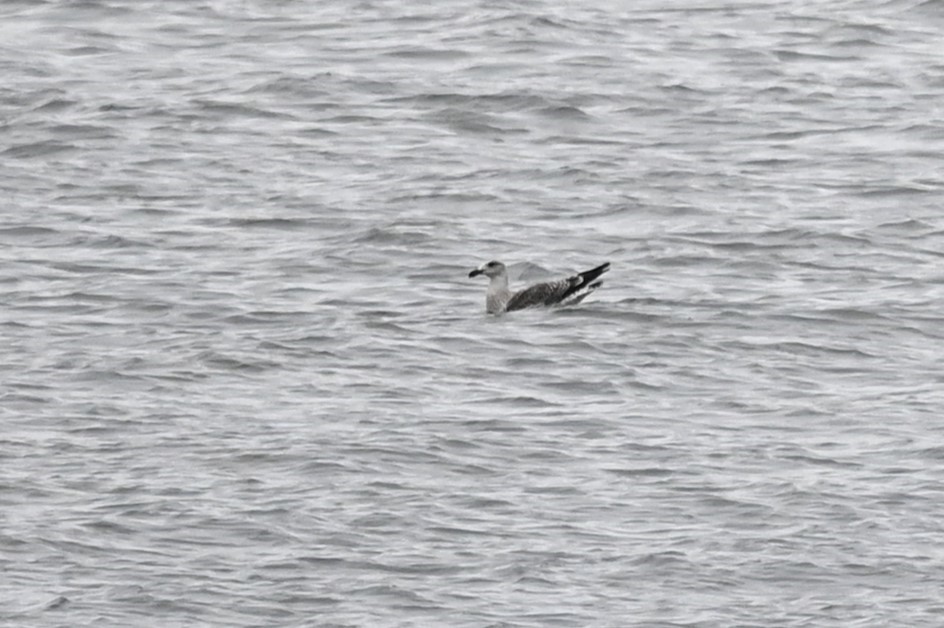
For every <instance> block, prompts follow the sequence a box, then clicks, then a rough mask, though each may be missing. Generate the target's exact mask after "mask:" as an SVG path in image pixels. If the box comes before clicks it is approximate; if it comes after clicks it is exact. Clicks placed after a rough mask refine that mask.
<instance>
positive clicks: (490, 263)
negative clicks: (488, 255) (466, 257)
mask: <svg viewBox="0 0 944 628" xmlns="http://www.w3.org/2000/svg"><path fill="white" fill-rule="evenodd" d="M486 266H488V267H489V268H495V262H489V263H488V264H486Z"/></svg>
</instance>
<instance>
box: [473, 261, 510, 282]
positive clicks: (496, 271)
mask: <svg viewBox="0 0 944 628" xmlns="http://www.w3.org/2000/svg"><path fill="white" fill-rule="evenodd" d="M504 274H505V265H504V264H502V263H501V262H499V261H497V260H492V261H491V262H486V263H484V264H482V265H481V266H479V267H478V268H476V269H475V270H473V271H472V272H471V273H469V277H475V276H477V275H485V276H486V277H489V278H491V277H498V276H500V275H504Z"/></svg>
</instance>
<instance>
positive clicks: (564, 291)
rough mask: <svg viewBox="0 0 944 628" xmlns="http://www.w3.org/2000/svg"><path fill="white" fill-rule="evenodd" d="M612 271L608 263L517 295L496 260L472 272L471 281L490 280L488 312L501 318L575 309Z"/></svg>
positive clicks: (519, 292)
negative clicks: (525, 312) (520, 312)
mask: <svg viewBox="0 0 944 628" xmlns="http://www.w3.org/2000/svg"><path fill="white" fill-rule="evenodd" d="M609 269H610V263H609V262H606V263H605V264H601V265H599V266H597V267H596V268H591V269H590V270H585V271H583V272H582V273H577V274H576V275H574V276H572V277H568V278H566V279H559V280H557V281H548V282H547V283H539V284H535V285H533V286H531V287H530V288H525V289H524V290H519V291H517V292H512V291H511V290H509V288H508V271H507V269H506V268H505V265H504V264H502V263H501V262H499V261H497V260H493V261H491V262H487V263H485V264H482V265H481V266H479V267H478V268H476V269H475V270H473V271H472V272H470V273H469V277H475V276H477V275H485V276H486V277H488V278H489V284H488V292H486V293H485V311H486V312H487V313H489V314H501V313H502V312H512V311H514V310H523V309H524V308H526V307H541V306H545V307H547V306H555V305H560V306H564V305H576V304H578V303H580V302H581V301H583V300H584V299H585V298H587V295H589V294H590V293H591V292H593V291H594V290H596V289H597V288H599V287H600V286H602V285H603V281H602V280H601V281H595V280H596V278H597V277H599V276H600V275H602V274H603V273H605V272H606V271H608V270H609Z"/></svg>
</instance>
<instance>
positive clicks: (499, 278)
mask: <svg viewBox="0 0 944 628" xmlns="http://www.w3.org/2000/svg"><path fill="white" fill-rule="evenodd" d="M510 298H511V290H509V289H508V275H507V274H506V273H502V274H500V275H495V276H494V277H489V282H488V292H486V293H485V311H486V312H488V313H489V314H498V313H499V312H504V311H505V304H506V303H508V299H510Z"/></svg>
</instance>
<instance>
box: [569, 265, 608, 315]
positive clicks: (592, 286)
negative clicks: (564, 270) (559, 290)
mask: <svg viewBox="0 0 944 628" xmlns="http://www.w3.org/2000/svg"><path fill="white" fill-rule="evenodd" d="M609 269H610V263H609V262H604V263H603V264H600V265H599V266H597V267H596V268H591V269H590V270H585V271H583V272H582V273H577V274H576V275H574V276H573V277H572V278H571V286H570V288H569V289H568V290H567V292H566V293H565V294H564V295H563V296H562V297H561V300H560V304H561V305H577V304H578V303H580V302H581V301H583V300H584V299H586V298H587V296H589V294H590V293H591V292H593V291H594V290H596V289H597V288H599V287H600V286H602V285H603V280H602V279H601V280H600V281H596V279H597V278H598V277H599V276H600V275H602V274H603V273H605V272H606V271H608V270H609Z"/></svg>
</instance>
